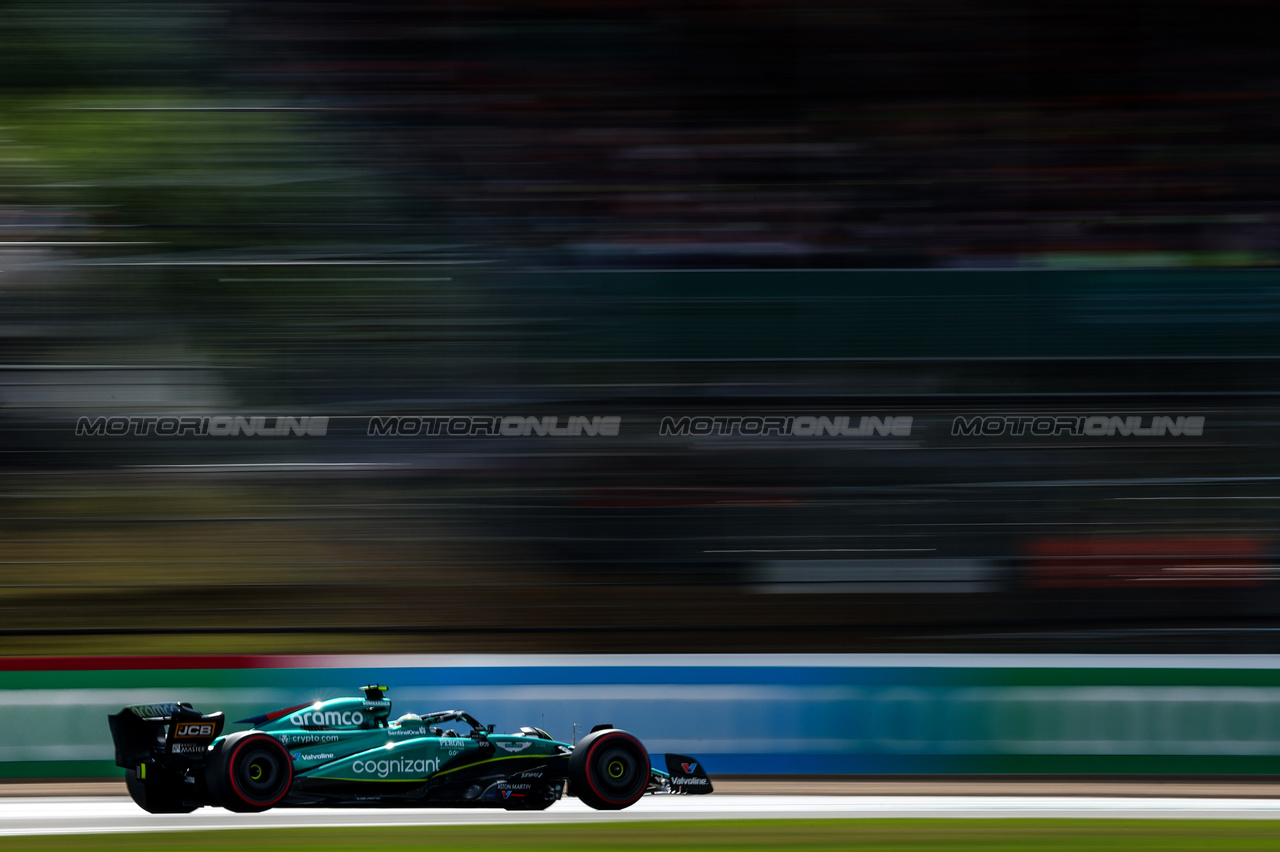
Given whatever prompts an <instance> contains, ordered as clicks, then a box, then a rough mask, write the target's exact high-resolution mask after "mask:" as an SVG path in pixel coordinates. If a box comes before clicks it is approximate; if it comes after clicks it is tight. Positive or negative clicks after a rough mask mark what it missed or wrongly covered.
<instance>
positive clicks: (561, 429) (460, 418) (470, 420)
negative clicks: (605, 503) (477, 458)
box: [365, 415, 622, 438]
mask: <svg viewBox="0 0 1280 852" xmlns="http://www.w3.org/2000/svg"><path fill="white" fill-rule="evenodd" d="M621 428H622V418H621V417H618V416H609V417H582V416H577V415H575V416H571V417H560V416H557V415H547V416H543V417H527V416H526V417H522V416H506V417H496V416H489V415H482V416H471V415H430V416H418V415H404V416H391V417H370V418H369V423H368V427H367V428H366V429H365V434H366V435H368V436H371V437H379V438H382V437H412V436H418V435H427V436H449V437H455V438H456V437H482V436H490V437H508V438H525V437H531V436H532V437H552V438H566V437H568V438H576V437H616V436H617V435H618V432H619V430H621Z"/></svg>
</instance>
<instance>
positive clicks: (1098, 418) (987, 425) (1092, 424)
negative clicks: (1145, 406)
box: [951, 414, 1205, 438]
mask: <svg viewBox="0 0 1280 852" xmlns="http://www.w3.org/2000/svg"><path fill="white" fill-rule="evenodd" d="M1204 423H1205V418H1204V417H1203V416H1202V415H1198V414H1197V415H1163V414H1122V415H1115V414H1089V415H1084V414H1071V415H1049V414H975V415H968V416H964V415H961V416H959V417H956V418H955V419H954V420H952V421H951V434H952V435H953V436H956V437H984V438H994V437H1004V436H1010V435H1011V436H1015V437H1023V436H1031V437H1040V438H1048V437H1059V436H1064V435H1065V436H1068V437H1073V438H1082V437H1084V438H1103V437H1105V438H1110V437H1116V436H1120V437H1139V438H1150V437H1163V436H1171V437H1184V436H1185V437H1191V438H1198V437H1200V436H1201V435H1203V434H1204Z"/></svg>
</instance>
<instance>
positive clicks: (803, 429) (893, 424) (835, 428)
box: [658, 414, 914, 438]
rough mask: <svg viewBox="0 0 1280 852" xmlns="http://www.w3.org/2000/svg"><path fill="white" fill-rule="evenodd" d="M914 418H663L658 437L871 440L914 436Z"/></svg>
mask: <svg viewBox="0 0 1280 852" xmlns="http://www.w3.org/2000/svg"><path fill="white" fill-rule="evenodd" d="M913 420H914V418H913V417H911V416H910V415H905V416H884V417H877V416H867V417H859V418H856V419H855V418H854V417H851V416H847V415H837V416H833V417H826V416H818V415H791V414H787V415H777V414H768V415H738V416H732V417H729V416H723V415H680V416H664V417H663V418H662V419H661V420H660V421H659V423H658V434H659V435H661V436H664V437H690V436H696V437H702V436H715V437H720V436H727V435H744V436H747V437H755V436H761V437H767V436H773V435H777V436H787V437H799V438H815V437H833V438H869V437H875V436H881V437H886V436H893V437H899V438H904V437H908V436H910V434H911V424H912V422H913Z"/></svg>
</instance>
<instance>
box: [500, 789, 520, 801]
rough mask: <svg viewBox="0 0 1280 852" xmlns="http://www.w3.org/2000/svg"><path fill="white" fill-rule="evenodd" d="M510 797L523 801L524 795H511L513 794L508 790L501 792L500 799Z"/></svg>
mask: <svg viewBox="0 0 1280 852" xmlns="http://www.w3.org/2000/svg"><path fill="white" fill-rule="evenodd" d="M512 796H515V797H516V798H517V799H523V798H524V793H513V792H511V791H510V790H503V791H502V798H504V799H510V798H511V797H512Z"/></svg>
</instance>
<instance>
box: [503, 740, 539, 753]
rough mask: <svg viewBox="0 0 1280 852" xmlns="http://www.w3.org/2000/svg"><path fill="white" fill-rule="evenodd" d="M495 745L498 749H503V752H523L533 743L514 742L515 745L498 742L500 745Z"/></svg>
mask: <svg viewBox="0 0 1280 852" xmlns="http://www.w3.org/2000/svg"><path fill="white" fill-rule="evenodd" d="M497 745H498V748H500V749H503V750H504V751H511V752H516V751H524V750H525V749H527V748H528V747H529V746H531V745H533V743H530V742H523V743H520V742H516V743H503V742H500V743H498V744H497Z"/></svg>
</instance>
